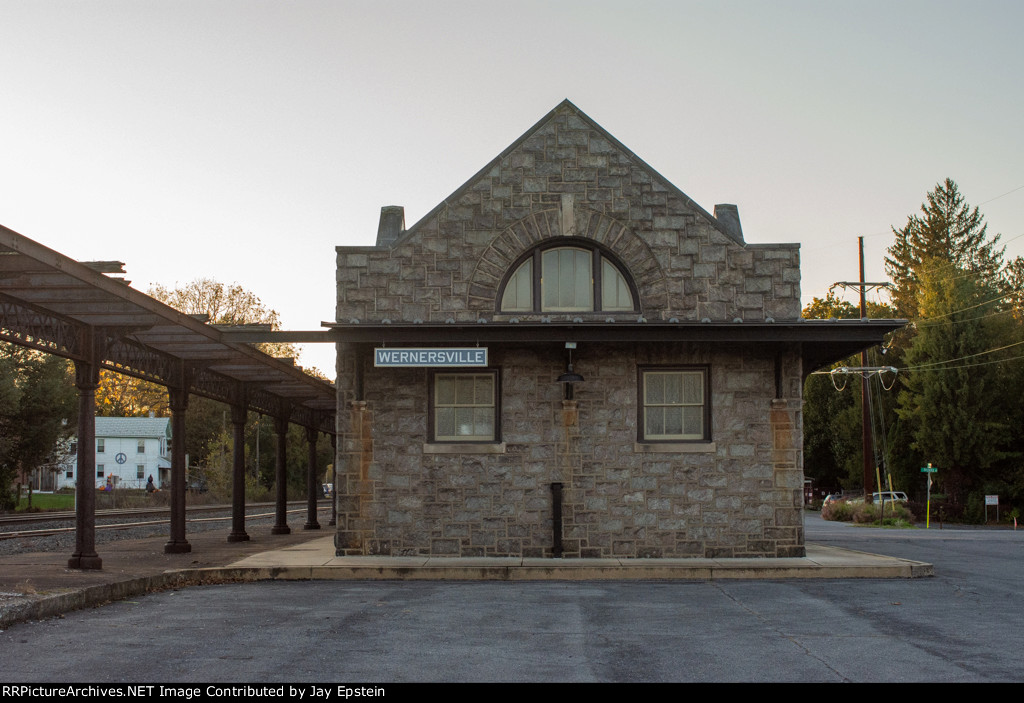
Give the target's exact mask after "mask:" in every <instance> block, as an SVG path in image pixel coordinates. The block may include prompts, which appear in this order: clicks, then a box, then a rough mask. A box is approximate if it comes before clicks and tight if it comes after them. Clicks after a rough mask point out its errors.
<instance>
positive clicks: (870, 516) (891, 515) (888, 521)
mask: <svg viewBox="0 0 1024 703" xmlns="http://www.w3.org/2000/svg"><path fill="white" fill-rule="evenodd" d="M881 509H882V504H881V503H860V504H858V505H857V506H856V507H855V509H854V511H853V521H854V522H855V523H858V524H862V525H863V524H866V523H872V522H878V513H879V511H880V510H881ZM913 521H914V515H913V513H911V512H910V510H908V509H907V507H906V506H905V505H903V504H902V503H886V504H885V513H884V515H883V520H882V524H883V525H909V524H911V523H913Z"/></svg>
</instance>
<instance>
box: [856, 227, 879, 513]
mask: <svg viewBox="0 0 1024 703" xmlns="http://www.w3.org/2000/svg"><path fill="white" fill-rule="evenodd" d="M857 244H858V247H859V249H860V280H859V281H858V283H859V284H860V286H859V287H860V319H861V320H866V319H867V318H868V304H867V300H866V289H867V284H866V283H864V237H857ZM860 365H861V366H867V365H868V350H867V349H863V350H861V353H860ZM860 422H861V428H860V441H861V452H862V453H863V454H864V465H863V466H864V503H865V504H866V503H871V502H873V501H872V496H871V490H870V486H871V464H872V463H873V459H874V454H875V453H874V451H873V450H872V447H871V413H870V412H868V377H867V375H866V374H861V375H860Z"/></svg>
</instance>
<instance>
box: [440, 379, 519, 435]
mask: <svg viewBox="0 0 1024 703" xmlns="http://www.w3.org/2000/svg"><path fill="white" fill-rule="evenodd" d="M482 375H489V376H491V377H492V378H493V379H494V437H493V439H452V438H444V439H437V413H436V412H435V411H436V405H435V398H434V396H435V388H436V386H437V380H436V379H437V377H438V376H482ZM501 441H502V440H501V368H500V367H497V366H487V367H466V368H462V369H459V368H443V369H430V371H429V373H428V374H427V443H428V444H466V445H470V444H476V445H485V444H501Z"/></svg>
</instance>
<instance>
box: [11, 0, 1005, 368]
mask: <svg viewBox="0 0 1024 703" xmlns="http://www.w3.org/2000/svg"><path fill="white" fill-rule="evenodd" d="M1022 26H1024V3H1021V2H1019V0H1004V1H992V0H971V1H970V2H968V1H966V0H964V1H959V0H921V1H919V0H899V2H892V1H891V0H885V1H882V2H879V1H876V0H857V2H838V1H830V0H814V1H806V2H805V1H803V0H770V1H768V0H715V1H702V0H672V1H670V2H654V1H644V0H634V1H633V2H630V3H626V2H622V0H618V1H616V2H607V1H604V0H587V1H574V0H544V1H543V2H532V1H525V0H506V1H504V2H491V1H490V0H477V1H475V2H470V1H467V0H430V1H429V2H414V1H413V0H373V1H365V2H356V1H347V0H330V1H328V0H323V1H320V0H287V1H285V0H279V1H275V2H270V1H268V0H0V96H2V98H3V105H2V108H0V224H2V225H4V226H6V227H9V228H10V229H13V230H15V231H16V232H19V233H20V234H23V235H25V236H27V237H29V238H31V239H34V240H36V241H38V242H40V243H42V244H44V245H46V246H48V247H50V248H52V249H55V250H57V251H59V252H61V253H63V254H66V255H68V256H71V257H72V258H75V259H78V260H118V261H124V262H125V263H126V270H127V273H128V276H127V278H128V279H129V280H131V281H132V285H133V287H135V288H137V289H139V290H142V291H146V290H147V289H148V288H149V287H150V286H151V285H152V284H155V283H160V284H163V285H165V286H174V285H176V284H184V283H187V282H188V281H191V280H193V279H195V278H200V277H209V278H214V279H217V280H219V281H222V282H224V283H234V282H238V283H241V284H242V285H243V286H245V287H246V288H248V289H249V290H251V291H252V292H253V293H255V294H256V295H257V296H259V297H260V298H261V299H262V301H263V302H264V303H265V304H266V305H267V306H269V307H271V308H273V309H274V310H276V311H277V312H278V313H279V314H280V317H281V320H282V327H283V328H284V329H290V330H310V329H319V328H320V323H321V321H330V320H333V318H334V298H335V286H334V272H335V259H334V254H335V252H334V247H335V246H337V245H371V244H373V242H374V239H375V237H376V231H377V222H378V219H379V216H380V208H381V207H382V206H384V205H402V206H404V207H405V217H406V224H407V226H411V225H412V224H414V223H415V222H416V221H418V220H419V219H420V218H421V217H423V216H424V215H425V214H426V213H427V212H429V211H430V210H431V209H432V208H433V207H434V206H435V205H436V204H437V203H439V202H441V201H442V200H443V199H444V198H445V197H447V196H448V195H449V194H450V193H452V192H453V191H454V190H456V189H457V188H458V187H459V186H460V185H462V184H463V183H464V182H465V181H466V180H467V179H468V178H469V177H470V176H472V175H473V174H475V173H476V172H477V171H478V170H479V169H480V168H482V167H483V166H484V165H485V164H486V163H488V162H489V161H490V160H492V159H493V158H494V157H495V156H497V155H498V154H499V153H500V152H501V151H502V150H503V149H504V148H505V147H507V146H508V145H509V144H510V143H512V142H513V141H514V140H515V139H517V138H518V137H519V136H520V135H522V134H523V133H524V132H525V131H526V130H527V129H529V128H530V127H531V126H532V125H533V124H534V123H536V122H537V121H538V120H539V119H540V118H541V117H543V116H544V115H545V114H547V113H548V112H549V111H550V110H551V109H552V108H554V107H555V106H556V105H557V104H558V103H559V102H561V101H562V100H563V99H565V98H568V99H569V100H571V101H572V102H573V103H574V104H575V105H576V106H577V107H579V108H580V109H581V110H583V111H584V112H585V113H586V114H587V115H589V116H590V117H591V118H592V119H593V120H594V121H596V122H597V123H598V124H600V125H601V126H603V127H604V128H605V129H606V130H607V131H609V132H610V133H611V134H612V135H614V136H615V137H616V138H617V139H618V140H619V141H620V142H622V143H623V144H625V145H626V146H627V147H629V148H630V149H631V150H632V151H633V152H634V153H636V154H637V155H638V156H639V157H640V158H642V159H643V160H645V161H646V162H647V163H648V164H650V165H651V166H652V167H653V168H654V169H656V170H657V171H658V172H659V173H661V174H662V175H663V176H664V177H665V178H667V179H668V180H669V181H671V182H672V183H673V184H674V185H675V186H676V187H678V188H679V189H681V190H682V191H683V192H685V193H686V194H687V195H689V196H690V197H691V198H692V199H693V200H694V201H696V202H697V203H699V204H700V205H701V206H702V207H704V208H705V209H706V210H709V211H710V210H712V209H713V208H714V205H715V204H716V203H734V204H736V205H737V206H738V207H739V214H740V219H741V222H742V224H743V232H744V236H745V239H746V241H748V242H752V243H769V242H799V243H800V244H801V259H802V274H803V282H802V291H803V298H804V302H805V303H806V302H810V300H811V298H812V297H814V296H819V297H820V296H824V295H825V293H826V292H827V291H828V288H829V286H830V285H831V284H832V283H834V282H836V281H855V280H857V278H858V262H857V238H858V236H863V237H864V242H865V257H866V278H867V280H869V281H881V280H885V273H884V267H883V257H884V256H885V250H886V247H888V246H889V245H890V244H891V243H892V232H891V228H892V227H897V228H898V227H902V226H903V225H905V224H906V222H907V218H908V217H909V216H910V215H912V214H914V213H916V212H918V211H919V208H920V206H921V203H922V202H923V201H924V199H925V195H926V193H927V192H928V191H929V190H931V189H932V188H933V187H934V186H935V184H936V183H938V182H940V181H942V180H944V179H945V178H947V177H948V178H952V179H953V180H954V181H956V182H957V184H958V185H959V187H960V190H961V193H963V195H964V196H965V197H966V199H967V201H968V202H969V203H970V204H971V205H977V206H979V207H980V209H981V212H982V213H983V214H984V215H985V218H986V221H987V222H988V224H989V233H990V234H996V233H999V234H1001V235H1002V241H1003V243H1005V245H1006V254H1007V257H1008V258H1011V257H1014V256H1018V255H1024V134H1022V125H1024V90H1022V88H1021V74H1022V69H1024V42H1022V41H1021V39H1020V28H1021V27H1022ZM847 298H848V299H849V300H851V301H854V300H855V299H854V296H853V294H847ZM333 359H334V350H333V347H332V346H331V345H305V346H304V347H303V349H302V356H301V359H300V363H301V364H303V365H305V366H316V367H318V368H319V369H321V370H322V371H324V372H326V373H327V374H328V375H329V376H330V377H332V378H333V376H334V369H333V364H334V361H333Z"/></svg>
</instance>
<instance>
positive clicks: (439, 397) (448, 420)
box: [430, 369, 500, 442]
mask: <svg viewBox="0 0 1024 703" xmlns="http://www.w3.org/2000/svg"><path fill="white" fill-rule="evenodd" d="M430 390H431V393H430V395H431V410H432V418H431V424H432V427H431V440H432V441H434V442H497V441H499V439H500V437H499V435H500V430H499V427H500V423H499V412H498V408H499V405H498V371H497V369H492V370H486V371H479V372H472V373H469V372H460V373H447V372H446V373H440V372H435V373H434V374H433V376H432V378H431V388H430Z"/></svg>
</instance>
